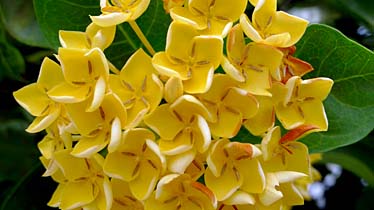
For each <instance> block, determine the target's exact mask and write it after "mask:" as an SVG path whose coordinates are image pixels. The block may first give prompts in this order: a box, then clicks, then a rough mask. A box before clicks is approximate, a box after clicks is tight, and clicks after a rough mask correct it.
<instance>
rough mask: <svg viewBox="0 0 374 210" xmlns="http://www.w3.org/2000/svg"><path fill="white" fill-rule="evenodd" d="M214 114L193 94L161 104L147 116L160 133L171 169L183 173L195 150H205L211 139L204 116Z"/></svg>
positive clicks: (151, 125)
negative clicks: (170, 102)
mask: <svg viewBox="0 0 374 210" xmlns="http://www.w3.org/2000/svg"><path fill="white" fill-rule="evenodd" d="M210 118H211V116H210V114H209V112H208V110H207V109H206V108H205V107H204V105H203V104H202V103H201V102H200V101H199V100H197V99H196V98H195V97H193V96H191V95H183V96H181V97H179V98H178V99H177V100H176V101H175V102H174V103H172V104H162V105H160V106H159V107H157V108H156V110H155V111H154V112H153V113H152V114H151V115H149V116H147V117H146V118H145V119H144V122H145V124H147V125H148V126H149V127H150V128H151V129H152V130H154V131H155V132H156V133H157V134H158V135H159V136H160V140H159V142H158V144H159V146H160V150H161V152H162V153H163V154H165V155H167V158H168V160H167V162H168V169H169V170H170V171H172V172H176V173H183V172H184V171H185V169H186V168H187V167H188V165H189V164H190V163H191V162H192V161H193V160H194V158H195V155H196V152H199V153H203V152H205V151H206V150H207V149H208V147H209V145H210V141H211V136H210V130H209V127H208V124H207V122H206V120H205V119H210Z"/></svg>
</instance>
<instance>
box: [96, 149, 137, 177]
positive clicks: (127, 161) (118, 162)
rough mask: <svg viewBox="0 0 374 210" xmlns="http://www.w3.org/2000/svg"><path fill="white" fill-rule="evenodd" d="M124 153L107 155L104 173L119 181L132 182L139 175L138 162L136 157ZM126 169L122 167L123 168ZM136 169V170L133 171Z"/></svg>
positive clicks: (118, 152)
mask: <svg viewBox="0 0 374 210" xmlns="http://www.w3.org/2000/svg"><path fill="white" fill-rule="evenodd" d="M128 154H130V153H129V152H127V151H124V152H120V151H117V152H112V153H108V154H107V156H106V158H105V162H104V167H103V168H104V172H105V173H106V174H108V175H109V176H110V177H114V178H117V179H121V180H124V181H127V182H128V181H132V180H134V179H135V178H136V177H137V175H138V174H139V167H140V166H139V165H138V164H139V162H138V161H137V160H136V159H137V156H136V155H132V154H130V155H128ZM124 165H125V166H126V167H123V166H124ZM135 169H136V170H135Z"/></svg>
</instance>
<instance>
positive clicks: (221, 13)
mask: <svg viewBox="0 0 374 210" xmlns="http://www.w3.org/2000/svg"><path fill="white" fill-rule="evenodd" d="M247 2H248V1H247V0H235V1H231V2H230V4H228V3H227V1H225V0H216V1H215V3H214V6H213V8H212V11H213V13H214V14H215V16H217V17H221V18H222V17H225V18H227V19H228V21H230V22H235V21H237V20H238V19H239V17H240V15H241V14H243V13H244V10H245V8H246V6H247Z"/></svg>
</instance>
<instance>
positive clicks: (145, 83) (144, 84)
mask: <svg viewBox="0 0 374 210" xmlns="http://www.w3.org/2000/svg"><path fill="white" fill-rule="evenodd" d="M146 88H147V75H145V77H144V79H143V82H142V91H143V92H145V90H146Z"/></svg>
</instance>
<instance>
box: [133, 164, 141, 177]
mask: <svg viewBox="0 0 374 210" xmlns="http://www.w3.org/2000/svg"><path fill="white" fill-rule="evenodd" d="M139 168H140V163H139V162H138V163H137V164H136V166H135V168H134V171H133V172H132V176H135V174H136V173H138V171H139Z"/></svg>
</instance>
